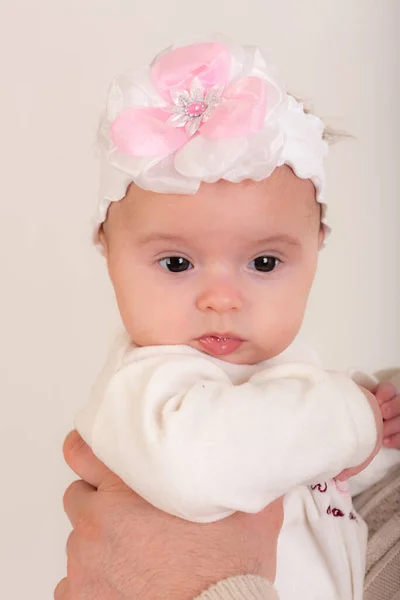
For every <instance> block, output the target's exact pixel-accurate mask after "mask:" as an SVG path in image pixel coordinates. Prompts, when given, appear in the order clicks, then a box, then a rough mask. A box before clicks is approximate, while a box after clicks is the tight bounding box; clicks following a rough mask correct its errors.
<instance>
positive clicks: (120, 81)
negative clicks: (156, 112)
mask: <svg viewBox="0 0 400 600" xmlns="http://www.w3.org/2000/svg"><path fill="white" fill-rule="evenodd" d="M165 104H166V101H165V99H164V98H163V96H162V95H161V94H160V92H159V91H158V89H157V88H156V87H155V85H154V83H153V81H152V79H151V75H150V69H149V67H145V68H142V69H135V70H131V71H128V72H127V73H124V74H121V75H118V76H117V77H115V78H114V80H113V81H112V83H111V86H110V90H109V94H108V102H107V119H108V121H109V122H110V123H111V122H112V121H114V120H115V119H116V118H117V116H118V115H119V114H120V113H121V111H122V109H123V108H125V107H127V106H153V107H154V106H155V107H160V106H165Z"/></svg>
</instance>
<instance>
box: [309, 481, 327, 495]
mask: <svg viewBox="0 0 400 600" xmlns="http://www.w3.org/2000/svg"><path fill="white" fill-rule="evenodd" d="M311 489H312V490H318V491H319V492H321V494H324V493H325V492H326V490H327V489H328V484H327V483H326V481H324V483H317V484H316V485H312V486H311Z"/></svg>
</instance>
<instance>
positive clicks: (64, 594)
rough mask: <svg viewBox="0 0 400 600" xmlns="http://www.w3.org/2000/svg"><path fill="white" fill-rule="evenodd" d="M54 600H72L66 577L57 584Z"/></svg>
mask: <svg viewBox="0 0 400 600" xmlns="http://www.w3.org/2000/svg"><path fill="white" fill-rule="evenodd" d="M54 600H72V598H71V595H70V586H69V581H68V579H67V578H66V577H64V579H61V581H59V582H58V584H57V586H56V588H55V590H54Z"/></svg>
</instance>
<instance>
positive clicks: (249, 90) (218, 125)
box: [110, 42, 283, 157]
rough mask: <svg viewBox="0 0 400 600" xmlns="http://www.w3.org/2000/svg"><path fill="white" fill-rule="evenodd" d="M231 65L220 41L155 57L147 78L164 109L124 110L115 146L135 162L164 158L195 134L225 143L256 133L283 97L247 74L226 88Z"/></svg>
mask: <svg viewBox="0 0 400 600" xmlns="http://www.w3.org/2000/svg"><path fill="white" fill-rule="evenodd" d="M231 63H232V59H231V53H230V52H229V49H228V48H227V46H225V45H224V44H222V43H220V42H210V43H203V44H197V45H192V46H187V47H183V48H176V49H174V50H171V51H169V52H166V53H165V54H162V55H161V56H159V57H158V58H157V59H156V60H155V62H154V63H153V64H152V66H151V79H152V82H153V83H154V85H155V87H156V88H157V90H158V91H159V93H160V98H162V99H165V104H164V106H162V105H161V106H160V107H159V108H153V107H145V106H128V107H126V108H124V109H123V110H122V112H121V113H120V115H119V116H118V117H117V118H116V119H115V121H114V122H113V123H112V125H111V131H110V135H111V139H112V141H113V142H114V144H115V146H116V147H117V148H119V149H120V150H122V151H123V152H125V153H126V154H130V155H131V156H135V157H144V156H145V157H156V156H166V155H168V154H171V153H173V152H176V151H177V150H178V149H179V148H182V146H184V145H185V144H186V143H188V142H189V141H190V139H191V138H192V136H194V135H196V134H197V135H204V136H205V137H207V138H209V139H227V138H235V137H245V136H249V135H251V134H253V133H257V132H258V131H260V130H261V129H262V128H263V125H264V121H265V117H266V113H267V110H270V111H273V110H274V108H275V107H276V106H277V104H279V102H281V100H282V96H283V94H282V92H281V90H280V89H279V88H278V87H277V86H276V85H274V84H273V83H272V82H271V81H267V80H266V79H262V78H261V77H256V76H252V75H250V76H245V77H243V78H241V79H238V80H236V81H233V82H232V83H229V78H230V74H231V67H232V64H231ZM171 113H172V116H171Z"/></svg>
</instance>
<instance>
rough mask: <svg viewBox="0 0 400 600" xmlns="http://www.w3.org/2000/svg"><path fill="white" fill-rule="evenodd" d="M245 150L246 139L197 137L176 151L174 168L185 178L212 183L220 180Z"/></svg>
mask: <svg viewBox="0 0 400 600" xmlns="http://www.w3.org/2000/svg"><path fill="white" fill-rule="evenodd" d="M246 149H247V139H246V138H230V139H221V140H210V139H208V138H206V137H204V136H203V135H198V136H196V137H195V138H193V139H192V140H190V142H188V143H187V144H186V145H185V146H183V148H181V149H180V150H178V152H177V153H176V155H175V161H174V166H175V169H176V170H177V171H178V172H179V173H180V174H181V175H184V176H185V177H190V178H195V179H198V180H199V181H206V182H208V183H212V182H214V181H218V179H221V178H222V175H223V174H224V173H225V172H226V171H227V170H228V169H230V168H231V167H232V165H233V163H234V162H235V160H237V158H238V157H239V156H241V155H242V154H243V153H244V152H245V151H246Z"/></svg>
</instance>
